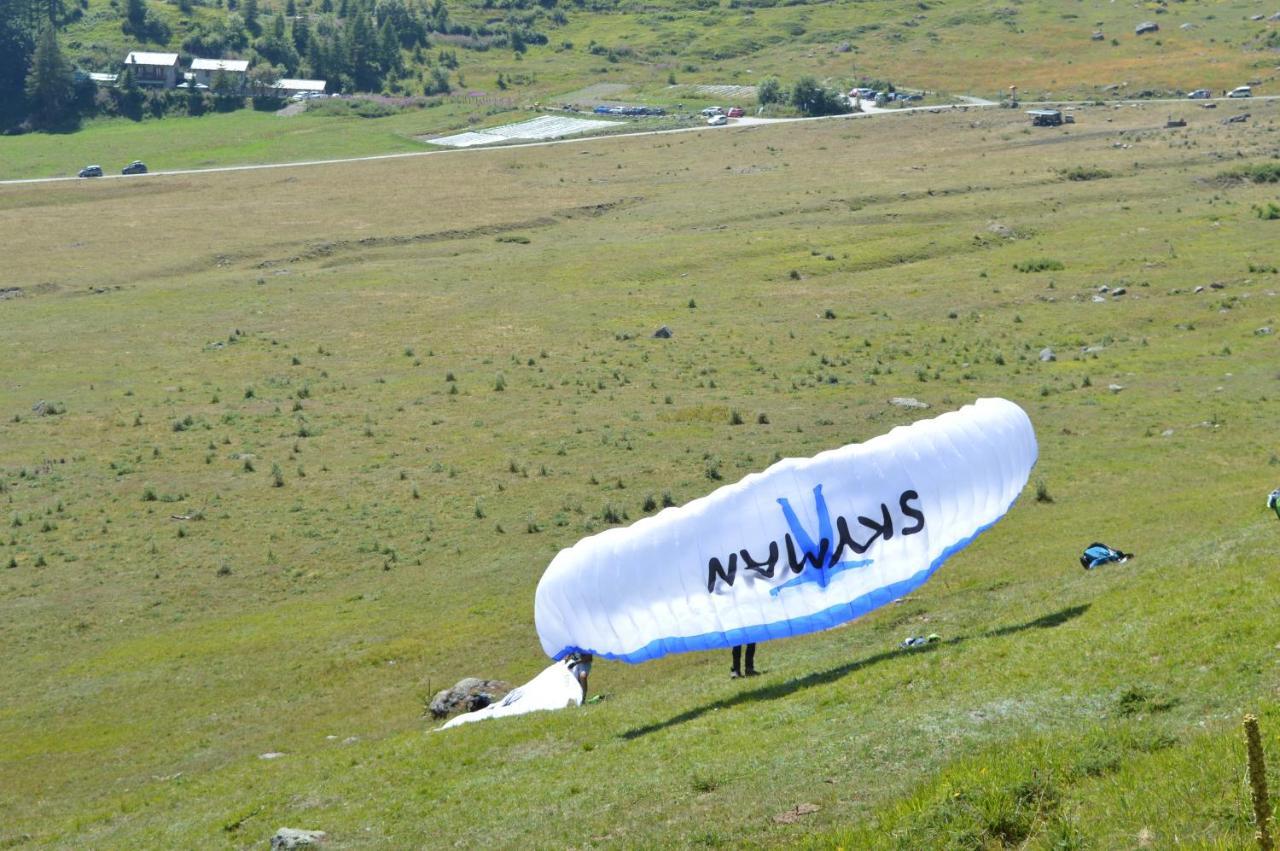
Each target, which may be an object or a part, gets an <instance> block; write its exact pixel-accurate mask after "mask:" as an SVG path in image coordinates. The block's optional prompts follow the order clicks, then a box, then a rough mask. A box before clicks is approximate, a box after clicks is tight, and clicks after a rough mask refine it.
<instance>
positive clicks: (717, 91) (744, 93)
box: [693, 86, 756, 100]
mask: <svg viewBox="0 0 1280 851" xmlns="http://www.w3.org/2000/svg"><path fill="white" fill-rule="evenodd" d="M693 90H694V92H695V93H697V94H699V95H703V96H704V97H713V98H737V99H741V100H750V99H751V98H754V97H755V96H756V87H755V86H694V87H693Z"/></svg>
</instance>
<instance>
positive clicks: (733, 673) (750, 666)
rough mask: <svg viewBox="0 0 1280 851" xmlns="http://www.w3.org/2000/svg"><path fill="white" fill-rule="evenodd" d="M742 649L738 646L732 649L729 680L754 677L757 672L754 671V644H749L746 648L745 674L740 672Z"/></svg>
mask: <svg viewBox="0 0 1280 851" xmlns="http://www.w3.org/2000/svg"><path fill="white" fill-rule="evenodd" d="M742 647H743V645H741V644H739V645H737V646H735V647H734V648H733V667H732V668H730V669H729V678H730V679H733V680H736V679H737V678H738V677H742V676H747V677H754V676H755V675H756V674H758V673H759V671H757V670H756V644H755V642H754V641H753V642H751V643H750V644H748V645H746V647H747V672H746V673H745V674H744V673H743V672H742Z"/></svg>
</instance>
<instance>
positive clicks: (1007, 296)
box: [0, 102, 1280, 849]
mask: <svg viewBox="0 0 1280 851" xmlns="http://www.w3.org/2000/svg"><path fill="white" fill-rule="evenodd" d="M1245 108H1246V107H1245V106H1241V105H1235V104H1231V105H1225V104H1224V105H1223V107H1221V108H1218V109H1216V110H1212V111H1210V110H1203V109H1200V108H1198V107H1194V106H1192V105H1189V104H1188V105H1182V104H1175V105H1172V106H1171V105H1166V104H1160V105H1158V106H1149V107H1129V106H1126V107H1090V108H1083V109H1080V110H1078V112H1077V115H1078V120H1077V123H1076V124H1074V125H1070V126H1067V127H1063V128H1054V129H1032V128H1029V127H1026V126H1025V123H1026V122H1025V117H1024V116H1023V115H1022V114H1021V113H1020V112H1013V111H1006V110H998V109H991V110H969V111H966V112H960V111H956V112H948V113H939V114H930V113H927V112H926V113H919V114H912V115H901V116H886V117H877V118H863V119H848V120H833V121H821V122H807V123H802V124H791V125H785V126H774V127H758V128H738V129H733V128H727V129H721V130H718V131H715V132H706V133H686V134H678V135H675V136H666V137H663V136H658V137H647V138H634V139H611V140H599V141H593V142H584V143H583V144H581V145H573V144H570V145H560V146H554V147H549V148H530V149H510V150H490V151H479V152H466V153H459V154H449V155H443V156H438V157H427V158H420V159H409V160H392V161H385V162H367V163H353V164H346V165H331V166H318V167H312V168H305V169H288V170H282V171H264V172H246V173H226V174H205V175H182V176H168V177H166V176H157V177H153V178H149V179H146V180H139V181H104V182H76V183H66V184H50V185H27V186H3V187H0V243H2V244H4V245H5V246H6V258H5V264H4V273H3V277H2V279H0V290H3V288H20V290H21V292H20V293H17V294H13V293H12V292H5V293H3V294H4V295H6V296H11V297H6V298H3V299H0V362H2V363H4V364H5V368H4V370H3V373H2V375H0V507H3V511H2V512H0V521H2V522H3V524H4V525H3V527H2V529H3V534H0V644H2V646H3V647H4V651H3V653H4V665H3V667H0V813H3V814H4V815H3V817H2V818H0V848H8V847H21V848H66V847H95V848H122V849H124V848H129V849H132V848H157V847H201V848H253V847H257V848H260V847H263V846H264V845H265V843H266V842H267V840H268V838H269V837H270V836H271V835H272V833H274V831H275V830H276V829H277V828H278V827H280V826H282V825H289V826H293V827H299V828H308V829H320V830H325V831H328V832H329V834H330V845H331V847H336V848H351V849H356V848H389V847H398V848H409V847H450V846H457V847H476V846H480V845H484V846H489V847H534V848H562V847H577V848H582V847H717V846H726V847H743V846H747V847H777V846H797V845H798V846H805V847H814V848H834V847H843V848H862V847H885V848H904V849H907V848H911V849H915V848H943V847H950V848H985V847H1001V846H1010V847H1032V848H1117V847H1153V848H1157V847H1159V848H1167V847H1195V848H1205V847H1208V848H1224V849H1225V848H1240V847H1244V846H1245V845H1246V844H1247V843H1248V842H1249V840H1250V837H1251V836H1252V828H1251V825H1250V821H1249V813H1250V810H1249V803H1248V794H1247V791H1248V790H1247V786H1246V785H1245V782H1244V771H1243V758H1244V757H1243V744H1242V737H1241V735H1240V733H1239V723H1240V718H1241V716H1242V714H1243V713H1244V712H1246V711H1257V712H1259V713H1260V714H1261V716H1262V728H1263V733H1264V743H1265V745H1266V747H1267V748H1268V749H1269V754H1270V756H1271V758H1272V763H1271V765H1272V769H1273V774H1272V784H1273V788H1276V785H1275V784H1276V783H1277V782H1280V772H1275V768H1276V766H1280V701H1278V700H1277V697H1278V691H1277V690H1278V689H1280V670H1278V668H1277V657H1276V641H1277V637H1276V630H1275V616H1276V615H1275V612H1276V603H1277V598H1278V597H1280V578H1278V577H1277V575H1276V573H1275V571H1274V568H1275V552H1276V549H1275V542H1276V540H1277V537H1276V536H1277V535H1280V525H1277V520H1276V518H1275V516H1274V515H1272V514H1270V513H1268V512H1265V511H1264V510H1263V500H1264V498H1265V495H1266V493H1267V492H1268V491H1270V490H1271V489H1272V488H1274V487H1276V485H1277V484H1280V442H1278V441H1277V438H1276V432H1275V428H1274V422H1275V417H1276V405H1277V401H1276V400H1277V396H1280V385H1277V379H1278V378H1280V375H1278V374H1277V367H1276V351H1277V348H1276V342H1275V340H1276V337H1275V335H1274V334H1270V333H1267V332H1265V331H1263V330H1262V329H1267V328H1272V329H1273V328H1275V327H1276V326H1277V324H1280V297H1278V296H1277V292H1280V274H1277V271H1276V269H1277V267H1278V266H1280V220H1276V217H1277V216H1280V212H1278V213H1277V214H1276V216H1272V214H1271V213H1270V212H1269V211H1270V210H1271V209H1273V208H1272V207H1269V206H1268V205H1274V204H1275V203H1276V202H1277V201H1280V197H1278V192H1277V184H1276V183H1254V182H1252V181H1250V180H1248V179H1246V178H1242V177H1240V176H1239V174H1240V173H1241V170H1242V169H1245V168H1248V167H1251V166H1257V167H1259V168H1260V169H1263V170H1265V169H1267V168H1270V169H1274V167H1275V162H1276V160H1275V157H1276V155H1277V153H1278V152H1280V148H1278V146H1277V139H1278V138H1280V137H1278V136H1277V127H1278V126H1280V125H1277V118H1278V117H1280V108H1277V106H1276V105H1275V104H1273V103H1269V102H1268V103H1262V102H1255V103H1250V104H1248V105H1247V109H1248V110H1249V111H1250V112H1251V113H1252V118H1251V119H1250V121H1249V122H1248V123H1245V124H1232V125H1222V124H1220V121H1221V119H1222V118H1224V117H1225V116H1227V115H1231V114H1234V113H1236V112H1238V111H1240V110H1243V109H1245ZM1171 114H1172V115H1175V116H1184V117H1185V118H1186V119H1187V121H1188V125H1187V126H1186V127H1184V128H1176V129H1164V123H1165V120H1166V118H1167V117H1169V116H1170V115H1171ZM8 142H9V140H4V143H5V144H8ZM1104 286H1105V287H1107V288H1108V290H1107V291H1106V292H1105V293H1100V292H1099V288H1101V287H1104ZM1201 287H1203V289H1202V290H1201V291H1199V292H1196V290H1197V288H1201ZM1116 288H1123V289H1124V290H1125V293H1124V294H1123V295H1119V296H1116V295H1112V293H1113V292H1114V291H1115V290H1116ZM663 324H665V325H668V326H669V327H670V328H671V329H672V330H673V332H674V336H673V337H672V338H671V339H666V340H663V339H653V338H652V337H651V334H652V332H653V330H654V329H656V328H657V327H659V326H660V325H663ZM1045 347H1049V348H1052V349H1053V350H1054V352H1055V353H1056V360H1053V361H1050V362H1045V361H1042V360H1041V359H1040V357H1039V353H1040V351H1041V350H1042V349H1043V348H1045ZM988 395H999V396H1004V397H1007V398H1010V399H1013V400H1014V401H1017V402H1018V403H1019V404H1021V405H1022V406H1023V407H1024V408H1025V409H1026V410H1027V411H1028V413H1029V414H1030V416H1031V419H1032V421H1033V423H1034V424H1035V426H1036V429H1037V434H1038V437H1039V441H1040V461H1039V464H1038V466H1037V468H1036V471H1035V472H1034V474H1033V477H1032V482H1031V483H1030V484H1029V486H1028V489H1027V493H1026V494H1025V495H1024V497H1023V498H1022V499H1021V500H1020V501H1019V503H1018V504H1017V505H1016V506H1015V508H1014V509H1013V510H1012V511H1011V512H1010V514H1009V515H1008V516H1007V517H1006V518H1005V519H1004V520H1003V521H1001V522H1000V523H999V524H998V525H997V526H996V527H995V528H994V529H992V530H991V531H990V532H988V533H987V534H986V535H984V536H983V537H982V538H981V539H979V540H978V541H977V542H976V543H975V544H974V545H973V546H971V547H970V548H968V549H967V550H965V551H964V552H962V553H960V554H959V555H957V556H956V557H954V558H953V559H952V560H951V561H950V562H948V563H947V565H946V566H945V567H944V568H943V569H942V570H941V571H940V572H939V574H938V575H937V577H935V578H934V579H933V580H932V581H931V582H930V583H929V584H927V585H926V586H924V587H923V588H922V589H920V590H919V591H918V592H916V593H914V594H912V595H911V596H910V597H909V598H907V599H905V600H903V601H900V602H899V603H898V604H896V605H892V606H889V607H886V608H884V609H882V610H880V611H878V612H876V613H874V614H873V615H871V616H869V617H867V618H864V619H862V620H860V621H858V622H855V623H853V624H851V625H848V626H845V627H843V628H839V629H836V630H832V631H829V632H825V633H819V634H815V635H810V636H806V637H802V638H797V639H791V640H786V641H778V642H771V643H767V644H764V645H761V647H760V655H759V660H758V661H759V666H760V667H761V668H762V670H763V672H764V674H763V676H761V677H759V678H757V679H754V680H750V681H730V680H729V679H728V676H727V674H728V658H727V657H728V654H727V653H704V654H690V655H682V656H676V657H668V658H665V659H662V660H659V661H657V662H653V663H648V664H645V665H642V666H626V665H622V664H618V663H608V662H599V663H597V665H596V670H595V672H594V673H593V675H592V690H593V691H595V692H597V693H600V694H602V695H603V696H604V699H603V700H602V701H601V702H599V703H598V704H594V705H589V706H586V707H583V708H581V709H578V710H569V711H564V712H558V713H544V714H539V715H534V716H528V717H524V718H517V719H509V720H504V721H499V722H487V723H484V724H478V725H472V726H469V727H467V728H463V729H459V730H455V731H449V732H448V733H441V734H433V733H431V732H429V731H430V730H431V729H432V727H434V726H436V722H433V721H432V720H431V719H429V718H427V719H424V718H423V712H424V701H425V699H426V698H428V697H429V695H430V694H431V693H432V692H433V691H435V690H437V689H440V688H442V687H445V686H448V685H451V684H452V683H454V682H455V681H456V680H458V679H460V678H462V677H464V676H483V677H497V678H502V679H507V680H510V681H514V682H523V681H525V680H527V679H528V678H530V677H531V676H533V675H534V674H536V673H537V672H538V671H539V670H541V669H542V667H543V666H544V665H545V664H546V660H545V658H544V657H543V656H542V654H541V651H540V648H539V645H538V641H537V637H536V635H535V632H534V629H533V605H532V603H533V591H534V587H535V585H536V583H537V581H538V578H539V576H540V575H541V572H542V570H543V569H544V568H545V566H546V564H547V563H548V562H549V561H550V559H551V558H552V556H553V555H554V554H555V552H557V551H558V549H560V548H562V547H565V546H568V545H570V544H572V543H573V542H574V541H576V540H577V539H579V538H580V537H582V536H584V535H587V534H590V533H592V532H595V531H599V530H601V529H603V528H606V527H607V526H609V525H611V523H610V522H609V521H608V520H607V519H606V518H622V521H623V522H626V521H628V520H635V519H637V518H639V517H641V516H644V515H645V514H648V513H652V512H653V511H656V510H658V508H659V507H660V506H661V505H662V504H663V502H664V501H669V502H674V503H676V504H680V503H683V502H686V501H688V500H690V499H692V498H695V497H697V496H700V495H703V494H705V493H707V492H709V491H710V490H711V489H713V488H715V487H716V486H717V485H718V484H721V483H724V482H731V481H735V480H736V479H738V478H740V477H741V476H743V475H745V474H747V473H748V472H751V471H755V470H759V469H762V468H763V467H765V466H767V465H768V464H769V463H770V462H771V461H773V460H774V459H775V458H779V457H785V456H795V455H810V454H813V453H815V452H817V451H820V450H822V449H826V448H830V447H834V446H838V445H842V444H845V443H848V442H851V441H860V440H865V439H868V438H870V437H873V436H875V435H877V434H880V433H883V432H884V431H887V430H888V429H889V428H891V427H892V426H894V425H895V424H899V423H905V422H909V421H911V420H912V419H915V418H918V417H919V416H920V414H919V413H918V412H911V411H906V410H903V409H900V408H897V407H894V406H892V405H890V404H889V403H888V400H889V399H890V398H892V397H895V396H912V397H916V398H918V399H921V400H923V401H925V402H927V403H929V404H930V405H931V406H932V407H931V408H930V410H929V411H928V412H925V413H926V414H928V415H932V414H936V413H940V412H943V411H946V410H951V409H954V408H957V407H959V406H960V405H962V404H964V403H966V402H969V401H971V400H973V399H975V398H977V397H980V396H988ZM41 402H43V403H44V404H43V405H41V404H39V403H41ZM37 409H38V410H37ZM735 414H737V416H735ZM735 422H740V424H734V423H735ZM1093 540H1102V541H1105V542H1107V543H1110V544H1111V545H1113V546H1116V547H1119V548H1122V549H1124V550H1132V551H1136V553H1137V554H1138V555H1137V558H1136V560H1134V561H1132V562H1130V563H1129V564H1127V565H1124V566H1114V567H1109V568H1105V569H1100V570H1097V571H1093V572H1084V571H1082V570H1081V569H1080V567H1079V564H1078V562H1077V556H1078V554H1079V552H1080V550H1081V549H1082V548H1083V547H1084V546H1085V545H1087V544H1089V543H1090V542H1091V541H1093ZM933 632H936V633H938V634H939V635H940V636H941V641H940V642H938V643H936V644H934V645H931V646H929V647H927V648H924V649H919V650H915V651H900V650H898V649H897V648H898V644H899V642H900V641H902V639H904V638H906V637H907V636H909V635H915V634H927V633H933ZM267 754H273V755H277V756H274V757H273V758H269V759H264V758H263V755H267Z"/></svg>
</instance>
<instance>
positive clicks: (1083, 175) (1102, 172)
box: [1058, 165, 1112, 180]
mask: <svg viewBox="0 0 1280 851" xmlns="http://www.w3.org/2000/svg"><path fill="white" fill-rule="evenodd" d="M1058 174H1060V175H1062V176H1063V177H1064V178H1066V179H1067V180H1106V179H1107V178H1108V177H1111V176H1112V174H1111V172H1109V171H1107V170H1106V169H1105V168H1089V167H1086V166H1082V165H1078V166H1076V167H1075V168H1063V169H1059V170H1058Z"/></svg>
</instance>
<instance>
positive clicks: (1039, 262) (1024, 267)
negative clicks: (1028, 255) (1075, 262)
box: [1013, 257, 1066, 272]
mask: <svg viewBox="0 0 1280 851" xmlns="http://www.w3.org/2000/svg"><path fill="white" fill-rule="evenodd" d="M1013 268H1014V269H1017V270H1018V271H1019V272H1060V271H1062V270H1063V269H1065V268H1066V267H1065V266H1063V265H1062V261H1061V260H1054V259H1052V258H1050V257H1039V258H1036V259H1033V260H1023V261H1022V262H1021V263H1014V264H1013Z"/></svg>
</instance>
